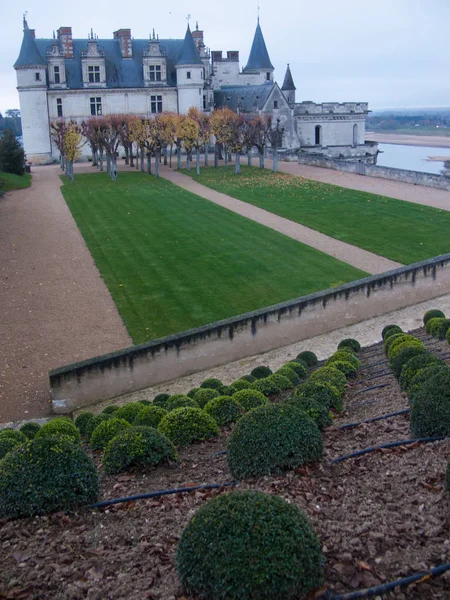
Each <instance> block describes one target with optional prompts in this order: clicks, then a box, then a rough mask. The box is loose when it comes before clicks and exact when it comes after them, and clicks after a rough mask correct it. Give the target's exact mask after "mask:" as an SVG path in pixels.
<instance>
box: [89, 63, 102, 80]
mask: <svg viewBox="0 0 450 600" xmlns="http://www.w3.org/2000/svg"><path fill="white" fill-rule="evenodd" d="M88 80H89V83H100V67H94V66H89V67H88Z"/></svg>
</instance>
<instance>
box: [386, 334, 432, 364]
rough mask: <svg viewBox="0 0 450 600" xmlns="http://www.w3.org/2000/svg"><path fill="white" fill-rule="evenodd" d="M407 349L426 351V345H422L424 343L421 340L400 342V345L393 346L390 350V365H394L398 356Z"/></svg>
mask: <svg viewBox="0 0 450 600" xmlns="http://www.w3.org/2000/svg"><path fill="white" fill-rule="evenodd" d="M405 348H422V349H423V350H426V347H425V344H422V342H420V341H419V340H405V341H400V340H399V343H398V344H393V345H392V346H391V347H390V349H389V354H388V359H389V365H392V361H393V360H394V358H395V357H396V356H397V354H398V353H399V352H401V351H402V350H404V349H405Z"/></svg>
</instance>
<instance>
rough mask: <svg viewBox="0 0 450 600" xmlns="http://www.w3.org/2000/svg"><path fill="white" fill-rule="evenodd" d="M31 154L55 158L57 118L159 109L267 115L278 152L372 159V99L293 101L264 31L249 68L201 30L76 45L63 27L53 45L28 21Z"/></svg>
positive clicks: (23, 59) (123, 34)
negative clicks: (368, 129)
mask: <svg viewBox="0 0 450 600" xmlns="http://www.w3.org/2000/svg"><path fill="white" fill-rule="evenodd" d="M14 68H15V70H16V74H17V89H18V91H19V98H20V109H21V115H22V128H23V139H24V146H25V151H26V153H27V157H28V160H30V161H32V162H34V163H38V162H48V161H50V160H52V159H53V158H56V157H57V156H58V150H57V149H56V147H55V146H54V144H53V143H52V139H51V135H50V122H51V121H53V120H54V119H57V118H58V117H64V118H67V119H74V120H76V121H79V122H81V121H83V120H85V119H87V118H89V117H90V116H91V115H101V114H111V113H128V114H136V115H141V116H150V115H152V114H156V113H160V112H163V111H172V112H178V113H181V114H183V113H186V112H187V111H188V110H189V108H190V107H191V106H195V107H197V108H198V109H200V110H202V111H204V112H210V111H212V110H214V108H217V107H223V106H228V107H230V108H232V109H233V110H235V111H238V112H241V113H249V114H268V115H271V116H272V118H273V122H274V125H275V124H276V123H277V121H278V124H279V127H280V128H281V129H283V136H282V140H281V148H283V149H285V150H287V151H291V152H293V151H299V152H308V153H312V154H320V155H325V156H328V157H335V158H341V159H342V158H345V159H356V160H368V161H373V160H374V157H376V154H377V149H376V144H366V143H365V141H364V140H365V122H366V116H367V114H368V112H369V110H368V105H367V103H366V102H346V103H344V104H339V103H324V104H315V103H313V102H301V103H296V101H295V92H296V88H295V85H294V81H293V79H292V74H291V71H290V68H289V65H288V67H287V70H286V74H285V77H284V82H283V85H282V87H281V88H280V87H279V86H278V84H277V83H276V82H275V81H274V77H273V74H274V67H273V65H272V63H271V61H270V57H269V53H268V51H267V48H266V44H265V41H264V37H263V34H262V31H261V27H260V24H259V20H258V24H257V27H256V31H255V35H254V39H253V44H252V47H251V50H250V56H249V59H248V62H247V65H246V66H245V67H244V68H243V69H242V70H241V69H240V66H239V52H237V51H228V52H227V55H226V57H224V56H223V54H222V52H221V51H213V52H210V51H209V49H208V48H206V46H205V44H204V40H203V31H200V30H199V29H198V25H197V27H196V29H195V31H193V32H191V30H190V28H189V27H188V28H187V31H186V35H185V37H184V39H159V37H158V36H156V35H155V32H154V31H153V33H152V35H151V36H150V38H149V39H148V40H136V39H133V38H132V36H131V30H130V29H119V30H118V31H115V32H114V34H113V38H112V39H98V38H97V37H96V36H95V35H94V34H93V32H92V31H91V34H90V35H89V37H88V38H87V39H73V38H72V28H71V27H60V28H59V29H58V31H57V34H56V35H55V34H53V39H36V37H35V32H34V29H30V28H29V27H28V24H27V22H26V20H25V19H24V29H23V41H22V46H21V49H20V53H19V57H18V59H17V61H16V63H15V64H14Z"/></svg>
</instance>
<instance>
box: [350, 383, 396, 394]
mask: <svg viewBox="0 0 450 600" xmlns="http://www.w3.org/2000/svg"><path fill="white" fill-rule="evenodd" d="M388 385H389V383H380V385H373V386H372V387H368V388H364V389H363V390H359V392H356V394H355V396H357V395H358V394H364V392H370V391H371V390H378V389H380V388H384V387H386V386H388Z"/></svg>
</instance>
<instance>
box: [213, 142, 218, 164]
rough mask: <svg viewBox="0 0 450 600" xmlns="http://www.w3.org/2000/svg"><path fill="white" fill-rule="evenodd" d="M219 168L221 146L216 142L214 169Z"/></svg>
mask: <svg viewBox="0 0 450 600" xmlns="http://www.w3.org/2000/svg"><path fill="white" fill-rule="evenodd" d="M218 166H219V144H218V143H217V142H216V144H215V146H214V167H215V168H216V169H217V167H218Z"/></svg>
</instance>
